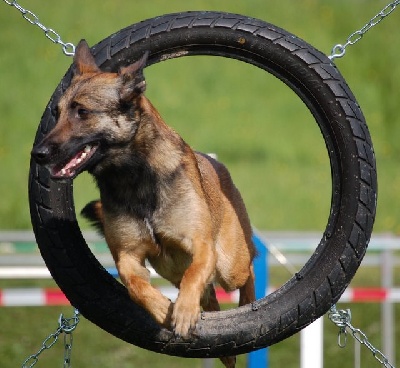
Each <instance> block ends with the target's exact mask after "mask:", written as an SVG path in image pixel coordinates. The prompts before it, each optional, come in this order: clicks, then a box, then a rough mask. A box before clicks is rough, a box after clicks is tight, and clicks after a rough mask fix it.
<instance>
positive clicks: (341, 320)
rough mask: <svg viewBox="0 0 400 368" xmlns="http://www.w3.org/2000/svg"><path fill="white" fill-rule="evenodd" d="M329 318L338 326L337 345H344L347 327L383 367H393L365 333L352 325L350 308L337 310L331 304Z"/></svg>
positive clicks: (342, 346)
mask: <svg viewBox="0 0 400 368" xmlns="http://www.w3.org/2000/svg"><path fill="white" fill-rule="evenodd" d="M328 317H329V319H330V320H331V321H332V322H333V323H334V324H335V325H336V326H337V327H339V333H338V345H339V347H341V348H344V347H346V344H347V329H349V330H350V331H351V335H352V336H353V338H354V339H355V340H357V341H358V342H359V343H360V344H361V345H365V346H366V347H367V348H368V349H369V350H370V351H371V353H372V355H373V356H374V358H375V359H376V360H377V361H378V362H379V363H381V364H382V365H383V366H384V367H385V368H395V367H394V366H393V365H391V364H390V363H389V360H388V358H386V356H385V355H384V354H383V353H382V352H381V351H380V350H378V349H377V348H375V347H374V346H373V345H372V344H371V343H370V342H369V340H368V337H367V335H366V334H365V333H364V332H362V331H361V330H360V329H359V328H355V327H353V325H352V324H351V312H350V309H346V310H344V309H342V310H337V308H336V305H333V306H332V307H331V309H330V311H329V313H328Z"/></svg>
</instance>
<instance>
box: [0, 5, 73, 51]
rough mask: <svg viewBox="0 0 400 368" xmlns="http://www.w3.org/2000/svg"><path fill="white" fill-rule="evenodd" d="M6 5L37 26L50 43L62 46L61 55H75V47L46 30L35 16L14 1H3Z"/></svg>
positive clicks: (51, 30) (53, 32)
mask: <svg viewBox="0 0 400 368" xmlns="http://www.w3.org/2000/svg"><path fill="white" fill-rule="evenodd" d="M4 2H5V3H6V4H8V5H11V6H13V7H14V8H15V9H17V10H18V11H20V12H21V14H22V16H23V17H24V19H25V20H27V21H28V22H29V23H30V24H33V25H34V26H38V27H39V28H40V29H41V30H42V31H43V32H44V34H45V36H46V37H47V38H48V39H49V40H50V41H52V42H54V43H56V44H59V45H61V46H62V50H63V53H64V54H65V55H67V56H74V55H75V45H74V44H73V43H70V42H63V41H62V40H61V37H60V35H59V34H58V33H57V32H56V31H54V30H53V29H51V28H47V27H46V26H45V25H44V24H42V23H41V22H40V21H39V18H38V17H37V15H35V14H34V13H32V12H31V11H30V10H27V9H25V8H23V7H22V6H21V5H20V4H18V2H17V1H16V0H12V1H8V0H4Z"/></svg>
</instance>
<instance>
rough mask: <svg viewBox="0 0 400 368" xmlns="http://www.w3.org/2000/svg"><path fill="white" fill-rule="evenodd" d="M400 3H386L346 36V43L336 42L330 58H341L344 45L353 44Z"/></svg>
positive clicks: (398, 0)
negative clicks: (360, 26) (375, 13)
mask: <svg viewBox="0 0 400 368" xmlns="http://www.w3.org/2000/svg"><path fill="white" fill-rule="evenodd" d="M398 5H400V0H395V1H393V2H392V3H390V4H388V5H386V6H385V7H384V8H383V9H382V10H381V11H380V12H379V13H378V14H377V15H375V16H374V17H373V18H372V19H371V20H370V21H369V22H368V23H367V24H366V25H364V27H362V28H361V29H359V30H358V31H355V32H354V33H352V34H351V35H350V36H349V37H347V40H346V43H345V44H344V45H342V44H340V43H339V44H337V45H335V46H334V47H333V49H332V52H331V55H330V56H328V57H329V59H330V60H333V59H336V58H341V57H342V56H344V54H345V53H346V47H347V46H349V45H354V44H356V43H357V42H358V41H360V40H361V38H362V37H363V36H364V34H366V33H367V32H368V31H369V30H370V29H371V28H372V27H375V26H376V25H377V24H378V23H380V22H381V21H382V20H383V19H384V18H386V17H387V16H388V15H389V14H391V13H392V11H393V10H395V9H396V7H397V6H398Z"/></svg>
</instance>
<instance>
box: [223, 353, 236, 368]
mask: <svg viewBox="0 0 400 368" xmlns="http://www.w3.org/2000/svg"><path fill="white" fill-rule="evenodd" d="M220 360H221V362H222V363H223V364H224V366H225V367H226V368H235V365H236V357H235V356H228V357H222V358H220Z"/></svg>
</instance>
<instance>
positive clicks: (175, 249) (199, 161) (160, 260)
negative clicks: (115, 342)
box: [45, 49, 255, 367]
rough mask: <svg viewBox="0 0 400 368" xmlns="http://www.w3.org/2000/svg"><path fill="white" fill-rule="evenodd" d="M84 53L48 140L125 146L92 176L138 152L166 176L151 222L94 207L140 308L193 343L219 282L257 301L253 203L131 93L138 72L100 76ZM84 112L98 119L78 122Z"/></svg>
mask: <svg viewBox="0 0 400 368" xmlns="http://www.w3.org/2000/svg"><path fill="white" fill-rule="evenodd" d="M82 50H83V49H82ZM82 50H80V51H79V50H78V54H77V56H76V57H75V64H76V68H77V72H76V75H75V77H74V79H73V81H72V83H71V86H70V87H69V89H68V90H67V91H66V92H65V94H64V96H62V98H61V100H60V103H59V121H58V124H57V125H56V127H55V128H54V130H53V131H52V132H50V133H49V135H48V137H46V138H45V140H46V139H47V141H48V142H50V141H51V142H56V143H57V144H59V145H62V144H64V143H63V142H66V141H68V140H70V139H72V138H74V137H84V136H85V135H87V134H89V132H91V133H93V132H99V133H104V134H107V135H108V136H110V137H112V138H113V139H114V140H115V141H117V142H119V143H123V144H124V145H120V146H118V147H117V148H115V147H111V146H110V148H109V149H108V152H107V156H105V158H104V159H103V160H102V161H100V162H99V163H98V164H97V166H96V167H95V168H94V169H93V170H92V173H93V175H94V176H95V177H97V176H98V175H99V174H98V173H100V172H101V170H104V168H106V167H108V166H110V165H114V166H118V165H121V164H123V161H124V160H125V159H126V157H129V155H130V154H131V152H135V154H139V155H141V157H145V160H146V162H147V163H148V165H149V167H151V169H152V170H153V171H154V172H155V173H156V175H157V178H158V179H157V193H158V194H157V195H158V202H157V203H158V205H157V207H156V208H155V210H154V211H153V212H152V214H151V216H150V217H149V218H147V217H146V218H141V219H138V218H137V217H135V216H133V215H130V214H129V213H126V212H121V213H119V212H118V211H115V210H108V209H107V208H105V206H104V203H105V202H104V201H105V200H106V199H107V198H105V197H104V195H105V194H104V193H102V191H101V190H100V195H101V201H102V202H103V205H102V203H101V202H97V204H95V208H94V212H95V215H94V216H95V218H96V219H97V220H98V221H99V222H100V223H101V224H102V226H103V228H104V236H105V239H106V241H107V244H108V246H109V248H110V251H111V254H112V256H113V258H114V260H115V264H116V266H117V269H118V272H119V275H120V277H121V280H122V282H123V283H124V285H125V286H126V287H127V289H128V292H129V295H130V296H131V298H132V300H133V301H135V303H137V304H139V305H141V306H142V307H143V308H145V309H146V310H147V311H148V312H149V313H150V315H151V316H152V317H153V318H154V319H155V321H157V322H158V323H159V324H160V325H162V326H165V327H166V328H171V327H172V328H173V330H174V331H175V333H176V334H179V335H181V336H187V335H188V334H189V333H190V332H191V331H192V330H193V329H194V328H195V326H196V323H197V321H198V319H199V315H200V307H201V306H202V307H203V309H204V310H205V311H212V310H219V305H218V301H217V299H216V297H215V290H214V287H213V283H214V282H218V283H219V284H220V285H221V286H222V287H223V288H224V289H225V290H227V291H232V290H235V289H239V290H240V303H239V304H240V305H243V304H246V303H250V302H252V301H254V299H255V297H254V274H253V268H252V260H253V257H254V255H255V249H254V245H253V243H252V240H251V237H252V231H251V226H250V222H249V219H248V216H247V212H246V209H245V206H244V203H243V201H242V198H241V196H240V194H239V192H238V190H237V189H236V187H235V186H234V184H233V183H232V180H231V177H230V175H229V172H228V171H227V169H226V168H225V166H223V165H222V164H221V163H219V162H217V161H216V160H214V159H211V158H210V157H207V156H205V155H203V154H200V153H196V152H194V151H192V149H191V148H190V147H189V146H188V145H187V144H186V143H185V142H184V141H183V140H182V139H181V137H180V136H179V135H178V134H177V133H176V132H175V131H174V130H172V129H171V128H170V127H168V126H167V125H166V124H165V123H164V121H163V120H162V118H161V116H160V115H159V113H158V112H157V110H156V109H155V108H154V106H153V105H152V104H151V103H150V101H149V100H148V99H147V98H146V97H145V96H144V95H143V94H142V93H138V94H135V93H132V89H129V88H128V87H129V85H128V86H127V81H129V80H130V79H129V78H130V77H129V75H128V73H134V71H135V70H136V69H135V68H137V65H134V66H133V67H131V68H130V67H127V68H125V69H123V70H122V71H121V72H120V73H119V74H117V73H101V72H100V71H99V70H98V68H97V67H96V66H95V64H94V60H92V58H91V57H90V56H89V55H90V53H89V55H88V52H87V50H83V51H82ZM132 70H133V72H132ZM124 73H126V75H125V74H124ZM133 76H134V75H133ZM141 83H142V85H141V87H143V83H144V81H142V82H141ZM121 95H124V96H125V95H127V96H128V95H129V96H130V98H133V101H134V104H135V106H136V109H135V114H134V116H132V117H131V118H132V119H134V121H135V124H136V125H135V127H136V128H135V129H136V130H135V131H134V130H133V125H134V124H133V123H132V121H130V120H129V119H128V118H127V117H126V115H122V114H116V113H115V112H114V110H112V109H113V108H115V110H117V109H118V103H119V99H120V98H122V97H121ZM75 104H78V105H79V106H81V107H82V106H83V107H84V108H85V109H87V110H89V111H91V112H93V113H92V114H90V116H89V117H88V118H86V119H85V121H80V122H79V124H78V123H77V122H76V121H77V119H78V120H79V118H80V117H79V113H78V112H77V110H76V107H75ZM126 175H129V174H128V173H127V174H126ZM99 180H100V179H99ZM99 187H100V189H101V183H99ZM146 260H148V261H149V262H150V264H151V265H152V266H153V267H154V269H155V270H156V271H157V272H158V273H159V274H160V275H161V276H162V277H164V278H166V279H167V280H169V281H171V282H172V283H173V284H174V285H175V286H176V287H178V288H179V295H178V298H177V300H176V302H175V303H172V302H171V301H170V300H169V299H168V298H166V297H165V296H163V295H162V294H161V293H160V292H159V291H158V290H157V289H156V288H154V287H153V286H152V285H151V284H150V274H149V271H148V270H147V268H146V266H145V261H146ZM222 360H223V362H224V364H225V365H226V366H227V367H234V365H235V358H234V357H226V358H222Z"/></svg>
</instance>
